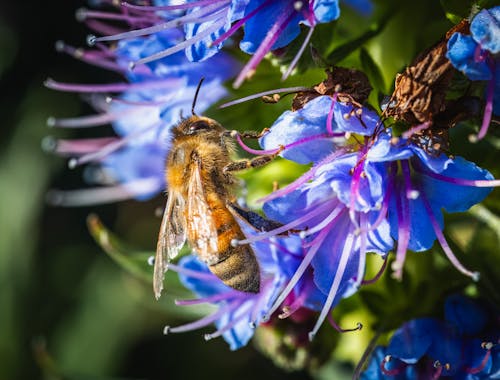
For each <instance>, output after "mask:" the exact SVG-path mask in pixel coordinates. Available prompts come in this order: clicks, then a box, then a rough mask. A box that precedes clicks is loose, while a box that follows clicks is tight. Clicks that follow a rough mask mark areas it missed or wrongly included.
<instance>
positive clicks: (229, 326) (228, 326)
mask: <svg viewBox="0 0 500 380" xmlns="http://www.w3.org/2000/svg"><path fill="white" fill-rule="evenodd" d="M240 305H241V303H238V307H239V306H240ZM245 306H246V307H245V308H244V309H243V308H242V310H241V314H240V315H239V316H237V317H236V318H233V319H232V320H231V322H229V323H228V324H226V325H224V327H222V328H221V329H219V330H217V331H215V332H213V333H211V334H205V335H204V336H203V337H204V338H205V340H206V341H208V340H211V339H215V338H218V337H219V336H221V335H222V334H224V333H225V332H226V331H229V330H231V329H232V328H233V327H234V326H236V325H237V324H238V323H240V322H241V321H242V320H243V319H245V318H246V317H247V313H248V311H249V310H248V309H249V308H250V307H251V306H252V304H251V303H250V302H249V303H247V304H246V305H245ZM235 308H236V307H235ZM235 308H233V309H235Z"/></svg>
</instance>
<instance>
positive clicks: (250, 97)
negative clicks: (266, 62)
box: [219, 87, 311, 108]
mask: <svg viewBox="0 0 500 380" xmlns="http://www.w3.org/2000/svg"><path fill="white" fill-rule="evenodd" d="M300 91H311V89H310V88H309V87H285V88H277V89H275V90H269V91H263V92H259V93H257V94H253V95H248V96H245V97H244V98H240V99H236V100H232V101H230V102H227V103H224V104H221V105H220V106H219V108H226V107H231V106H234V105H236V104H240V103H244V102H246V101H249V100H253V99H260V98H262V97H263V96H266V95H274V94H279V93H282V92H290V93H293V92H300Z"/></svg>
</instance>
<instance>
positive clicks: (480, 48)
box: [446, 6, 500, 139]
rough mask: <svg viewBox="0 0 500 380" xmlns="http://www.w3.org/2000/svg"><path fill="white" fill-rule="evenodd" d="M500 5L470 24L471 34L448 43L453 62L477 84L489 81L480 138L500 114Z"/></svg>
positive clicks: (452, 37) (454, 35)
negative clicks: (492, 120)
mask: <svg viewBox="0 0 500 380" xmlns="http://www.w3.org/2000/svg"><path fill="white" fill-rule="evenodd" d="M499 23H500V6H497V7H494V8H491V9H483V10H481V11H480V12H479V13H478V14H476V15H475V16H474V18H473V19H472V22H471V24H470V32H471V34H470V35H464V34H462V33H455V34H453V35H452V36H451V38H450V40H449V41H448V52H447V54H446V56H447V58H448V59H449V60H450V62H451V63H452V64H453V66H455V67H456V68H457V70H460V71H461V72H463V73H464V74H465V75H466V76H467V77H468V78H469V79H471V80H473V81H487V83H488V84H487V86H486V106H485V110H484V119H483V124H482V126H481V130H480V131H479V133H478V135H477V139H482V138H484V136H485V135H486V133H487V132H488V127H489V125H490V122H491V115H492V113H493V114H494V115H497V116H498V115H500V27H499V26H498V25H499Z"/></svg>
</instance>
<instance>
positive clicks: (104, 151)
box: [69, 121, 163, 169]
mask: <svg viewBox="0 0 500 380" xmlns="http://www.w3.org/2000/svg"><path fill="white" fill-rule="evenodd" d="M162 124H163V121H159V122H158V123H154V124H151V125H149V126H148V127H146V128H143V129H141V130H138V131H136V132H134V133H131V134H129V135H128V136H125V137H123V138H121V139H118V140H117V141H115V142H112V143H110V144H108V145H106V146H104V147H102V148H101V149H100V150H98V151H96V152H91V153H88V154H86V155H83V156H80V157H78V158H74V159H73V160H71V161H70V162H69V167H70V168H71V169H74V168H75V167H77V166H79V165H82V164H85V163H87V162H91V161H100V160H102V159H104V158H105V157H107V156H108V155H110V154H111V153H113V152H116V151H117V150H118V149H120V148H122V147H124V146H125V145H127V144H128V143H130V141H132V140H134V139H137V138H138V137H139V136H142V135H144V134H146V133H147V132H150V131H152V130H155V129H157V128H159V127H160V126H161V125H162Z"/></svg>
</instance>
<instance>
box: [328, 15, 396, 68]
mask: <svg viewBox="0 0 500 380" xmlns="http://www.w3.org/2000/svg"><path fill="white" fill-rule="evenodd" d="M393 12H394V11H393V10H391V11H389V12H388V13H387V14H386V15H385V16H384V17H382V18H381V20H380V21H379V22H378V23H374V24H372V25H371V27H370V28H369V29H368V30H367V31H366V32H364V33H363V34H362V35H361V36H359V37H357V38H354V39H352V40H349V41H347V42H345V43H343V44H341V45H340V46H337V47H336V48H335V49H334V50H333V51H332V52H331V53H330V54H328V56H327V57H326V61H327V62H329V63H330V64H331V65H332V66H334V65H337V64H338V63H339V62H340V61H342V60H343V59H345V58H347V56H349V55H350V54H351V53H353V52H354V51H356V50H357V49H359V48H361V47H362V46H363V45H364V44H365V43H367V42H368V41H369V40H371V39H372V38H373V37H376V36H377V35H379V34H380V33H381V32H382V31H383V30H384V28H385V26H386V25H387V22H388V21H389V20H390V16H391V15H392V14H393Z"/></svg>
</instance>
